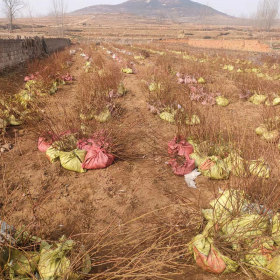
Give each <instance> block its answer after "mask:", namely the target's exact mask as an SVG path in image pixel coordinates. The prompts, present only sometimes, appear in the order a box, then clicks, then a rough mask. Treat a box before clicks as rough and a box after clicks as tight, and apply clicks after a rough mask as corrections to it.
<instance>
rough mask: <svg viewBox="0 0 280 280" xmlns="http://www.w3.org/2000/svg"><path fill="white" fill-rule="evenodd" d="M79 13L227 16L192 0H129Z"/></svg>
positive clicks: (88, 8)
mask: <svg viewBox="0 0 280 280" xmlns="http://www.w3.org/2000/svg"><path fill="white" fill-rule="evenodd" d="M73 13H74V14H78V15H88V14H108V13H123V14H135V15H137V16H145V17H161V18H184V17H208V16H226V17H227V15H226V14H224V13H222V12H219V11H217V10H215V9H213V8H210V7H208V6H206V5H202V4H199V3H197V2H194V1H191V0H129V1H126V2H124V3H122V4H118V5H95V6H90V7H87V8H83V9H80V10H77V11H75V12H73Z"/></svg>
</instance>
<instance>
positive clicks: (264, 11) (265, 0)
mask: <svg viewBox="0 0 280 280" xmlns="http://www.w3.org/2000/svg"><path fill="white" fill-rule="evenodd" d="M279 2H280V1H279V0H259V4H258V10H257V14H256V25H257V27H258V28H260V29H264V30H266V31H269V30H270V29H271V27H272V26H273V24H274V23H275V20H276V18H277V16H278V13H279Z"/></svg>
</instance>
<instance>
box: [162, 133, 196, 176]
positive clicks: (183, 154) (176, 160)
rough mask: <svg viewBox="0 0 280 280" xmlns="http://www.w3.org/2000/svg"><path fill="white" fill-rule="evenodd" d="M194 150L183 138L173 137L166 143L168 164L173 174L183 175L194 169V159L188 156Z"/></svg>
mask: <svg viewBox="0 0 280 280" xmlns="http://www.w3.org/2000/svg"><path fill="white" fill-rule="evenodd" d="M193 152H194V149H193V146H192V145H191V144H190V143H188V142H187V141H185V140H179V139H178V138H177V137H175V138H174V139H173V140H172V141H170V142H169V143H168V153H169V155H170V156H171V159H170V160H169V161H168V164H169V165H170V166H171V167H172V170H173V172H174V174H175V175H179V176H184V175H186V174H189V173H191V172H192V171H193V170H194V169H195V160H194V159H191V158H190V154H192V153H193Z"/></svg>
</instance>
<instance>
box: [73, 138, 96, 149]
mask: <svg viewBox="0 0 280 280" xmlns="http://www.w3.org/2000/svg"><path fill="white" fill-rule="evenodd" d="M77 147H78V149H80V150H84V151H87V152H88V151H89V150H90V149H91V148H92V147H95V148H99V147H100V146H99V145H97V144H96V143H95V141H94V140H93V139H92V138H90V139H81V140H79V141H78V143H77Z"/></svg>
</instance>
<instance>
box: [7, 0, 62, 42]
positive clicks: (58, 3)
mask: <svg viewBox="0 0 280 280" xmlns="http://www.w3.org/2000/svg"><path fill="white" fill-rule="evenodd" d="M2 2H3V5H4V11H5V14H6V16H7V19H8V26H9V31H10V32H12V31H13V26H14V25H13V23H14V19H15V17H16V15H17V14H18V13H19V11H20V10H21V9H23V8H24V7H27V8H28V13H29V17H31V18H32V11H31V8H30V5H29V3H28V2H26V1H24V0H2ZM51 9H52V15H53V16H54V17H55V20H56V25H57V29H58V31H59V35H60V36H63V37H64V23H65V14H66V10H67V6H66V0H52V7H51Z"/></svg>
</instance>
